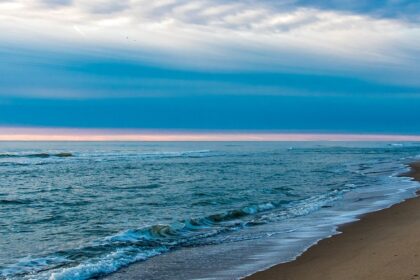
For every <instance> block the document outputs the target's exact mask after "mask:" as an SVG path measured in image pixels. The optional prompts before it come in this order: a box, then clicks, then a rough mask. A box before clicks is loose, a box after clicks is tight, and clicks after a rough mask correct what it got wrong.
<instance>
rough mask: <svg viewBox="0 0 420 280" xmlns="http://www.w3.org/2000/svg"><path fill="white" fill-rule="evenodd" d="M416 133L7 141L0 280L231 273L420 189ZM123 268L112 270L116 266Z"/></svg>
mask: <svg viewBox="0 0 420 280" xmlns="http://www.w3.org/2000/svg"><path fill="white" fill-rule="evenodd" d="M418 155H420V144H419V143H384V142H381V143H372V142H365V143H363V142H360V143H359V142H349V143H346V142H260V143H257V142H255V143H254V142H162V143H160V142H149V143H144V142H113V143H111V142H15V143H13V142H2V143H0V279H91V278H100V277H107V278H110V279H236V278H240V277H242V276H245V275H248V274H250V273H252V272H255V271H257V270H261V269H264V268H267V267H269V266H271V265H274V264H276V263H280V262H285V261H289V260H292V259H294V258H296V256H298V255H299V254H300V253H302V252H303V251H304V250H306V249H307V248H308V247H310V246H311V245H312V244H314V243H315V242H317V241H318V240H320V239H323V238H326V237H328V236H331V235H333V234H336V233H337V226H338V225H340V224H343V223H347V222H351V221H354V220H356V219H357V217H359V216H360V215H361V214H363V213H367V212H372V211H376V210H379V209H382V208H386V207H389V206H391V205H392V204H395V203H397V202H400V201H402V200H404V199H406V198H408V197H412V196H414V194H415V191H416V190H417V189H418V188H419V184H418V183H416V182H413V181H411V180H410V179H409V178H403V177H397V176H396V175H397V174H399V173H401V172H403V171H406V170H407V164H408V163H410V162H412V161H415V160H416V159H417V160H418V159H419V156H418ZM115 272H116V273H115Z"/></svg>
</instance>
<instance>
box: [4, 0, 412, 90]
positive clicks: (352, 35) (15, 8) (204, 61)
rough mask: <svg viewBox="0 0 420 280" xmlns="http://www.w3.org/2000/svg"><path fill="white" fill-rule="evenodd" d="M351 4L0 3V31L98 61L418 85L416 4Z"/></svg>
mask: <svg viewBox="0 0 420 280" xmlns="http://www.w3.org/2000/svg"><path fill="white" fill-rule="evenodd" d="M354 2H355V1H333V0H331V1H304V0H300V1H299V0H294V1H292V0H291V1H269V0H265V1H226V0H224V1H222V0H216V1H209V0H196V1H186V0H156V1H146V0H132V1H109V0H96V1H83V0H77V1H76V0H75V1H43V2H42V4H43V5H40V2H34V1H27V0H26V1H25V0H17V1H3V2H0V32H1V34H2V38H1V41H2V43H3V45H10V44H12V43H13V45H20V46H22V45H28V43H29V44H30V45H31V46H33V47H37V48H40V49H45V48H47V49H48V48H50V49H56V50H57V49H65V50H67V51H80V52H85V53H91V54H92V55H96V54H97V53H101V54H105V53H106V54H108V55H109V56H110V57H121V58H124V59H131V60H133V61H140V62H147V63H157V64H161V65H166V66H168V67H177V68H195V69H198V70H211V71H213V70H220V69H224V70H226V71H239V70H242V71H255V70H261V71H274V70H278V71H292V72H305V73H308V72H312V73H317V74H322V73H324V74H325V73H338V74H340V75H356V76H358V77H367V78H369V79H383V80H386V81H389V80H393V81H394V82H395V83H411V84H416V83H419V82H418V78H417V77H418V75H419V70H418V66H417V65H418V58H419V57H420V54H419V51H418V50H419V46H420V39H419V38H420V25H419V24H417V21H416V20H415V19H416V12H415V11H416V10H417V8H418V4H416V2H413V1H395V0H394V1H386V2H385V3H384V2H383V1H367V2H369V3H365V4H363V3H364V2H363V3H361V2H360V1H359V2H360V3H359V2H357V3H354ZM392 10H396V11H400V10H401V11H407V13H405V16H403V13H400V12H394V13H393V12H392ZM417 14H418V13H417ZM402 17H403V18H402ZM408 19H410V20H408ZM11 42H12V43H11ZM0 43H1V42H0Z"/></svg>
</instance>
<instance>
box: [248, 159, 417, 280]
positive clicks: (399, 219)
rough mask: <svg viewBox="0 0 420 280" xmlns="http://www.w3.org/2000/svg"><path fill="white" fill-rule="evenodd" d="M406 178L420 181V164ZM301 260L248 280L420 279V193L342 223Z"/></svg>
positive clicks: (261, 273)
mask: <svg viewBox="0 0 420 280" xmlns="http://www.w3.org/2000/svg"><path fill="white" fill-rule="evenodd" d="M410 166H411V168H412V170H411V171H410V172H408V173H406V174H403V175H402V176H407V177H412V178H413V179H415V180H417V181H420V162H417V163H413V164H411V165H410ZM339 231H341V232H342V234H339V235H335V236H333V237H331V238H328V239H324V240H322V241H320V242H319V243H318V244H317V245H315V246H313V247H311V248H310V249H309V250H308V251H306V252H305V253H304V254H302V255H301V256H299V257H298V258H297V259H296V260H295V261H292V262H288V263H284V264H279V265H276V266H274V267H272V268H270V269H268V270H265V271H262V272H258V273H256V274H254V275H251V276H249V277H246V278H245V279H246V280H260V279H261V280H262V279H264V280H270V279H275V280H283V279H284V280H285V279H287V280H308V279H310V280H317V279H322V280H329V279H331V280H337V279H339V280H355V279H357V280H364V279H366V280H367V279H369V280H396V279H398V280H399V279H420V197H415V198H412V199H408V200H406V201H404V202H402V203H399V204H396V205H394V206H392V207H390V208H388V209H384V210H381V211H378V212H374V213H370V214H367V215H365V216H363V217H362V218H361V220H360V221H358V222H355V223H351V224H348V225H345V226H342V227H341V228H340V229H339Z"/></svg>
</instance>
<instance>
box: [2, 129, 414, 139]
mask: <svg viewBox="0 0 420 280" xmlns="http://www.w3.org/2000/svg"><path fill="white" fill-rule="evenodd" d="M0 141H420V135H386V134H336V133H333V134H331V133H325V134H324V133H269V132H262V133H255V132H252V133H244V132H191V131H176V132H174V131H155V130H143V131H140V130H118V129H109V130H105V129H103V130H101V129H63V128H21V127H18V128H12V127H0Z"/></svg>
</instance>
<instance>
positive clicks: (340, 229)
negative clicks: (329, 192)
mask: <svg viewBox="0 0 420 280" xmlns="http://www.w3.org/2000/svg"><path fill="white" fill-rule="evenodd" d="M414 163H418V162H417V161H415V162H412V163H410V164H408V165H407V166H406V167H407V170H406V171H402V172H400V173H398V174H397V175H393V177H399V178H401V179H402V180H406V179H407V178H409V180H410V181H412V182H415V183H416V184H417V185H418V187H417V189H415V190H414V193H413V195H412V196H409V197H407V198H404V199H402V200H400V201H396V202H395V203H393V204H391V205H389V206H387V207H384V208H380V209H377V210H374V211H370V212H365V213H362V214H360V215H358V216H356V217H355V219H354V220H353V221H349V222H346V223H342V224H339V225H336V226H335V229H334V233H332V234H331V235H329V236H325V237H324V238H319V239H318V240H316V241H315V242H313V243H312V244H311V245H309V246H307V247H306V248H305V249H304V250H302V251H301V252H299V253H298V254H296V256H295V257H293V258H292V259H290V260H287V261H283V262H279V263H276V264H273V265H269V266H267V267H265V268H262V269H259V270H257V271H254V272H252V273H249V274H247V275H243V276H241V277H239V278H238V279H240V280H246V279H247V278H248V277H250V276H252V275H254V274H256V273H258V272H263V271H267V270H270V269H272V268H274V267H277V266H279V265H282V264H285V263H292V262H294V261H296V260H297V259H298V258H299V257H300V256H302V255H303V254H305V253H306V252H308V251H309V250H311V248H313V247H314V246H316V245H318V243H319V242H320V241H322V240H326V239H329V238H331V237H333V236H336V235H340V234H345V232H344V228H346V227H349V226H351V225H353V224H356V223H358V222H360V221H361V220H363V219H364V218H365V217H366V216H369V215H374V214H375V213H377V212H381V211H384V210H386V209H390V208H392V207H395V206H397V205H399V204H402V203H405V202H406V201H408V200H412V199H420V180H417V179H416V178H414V177H413V176H410V173H411V172H412V171H413V170H414V169H413V168H412V167H410V165H411V164H414Z"/></svg>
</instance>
